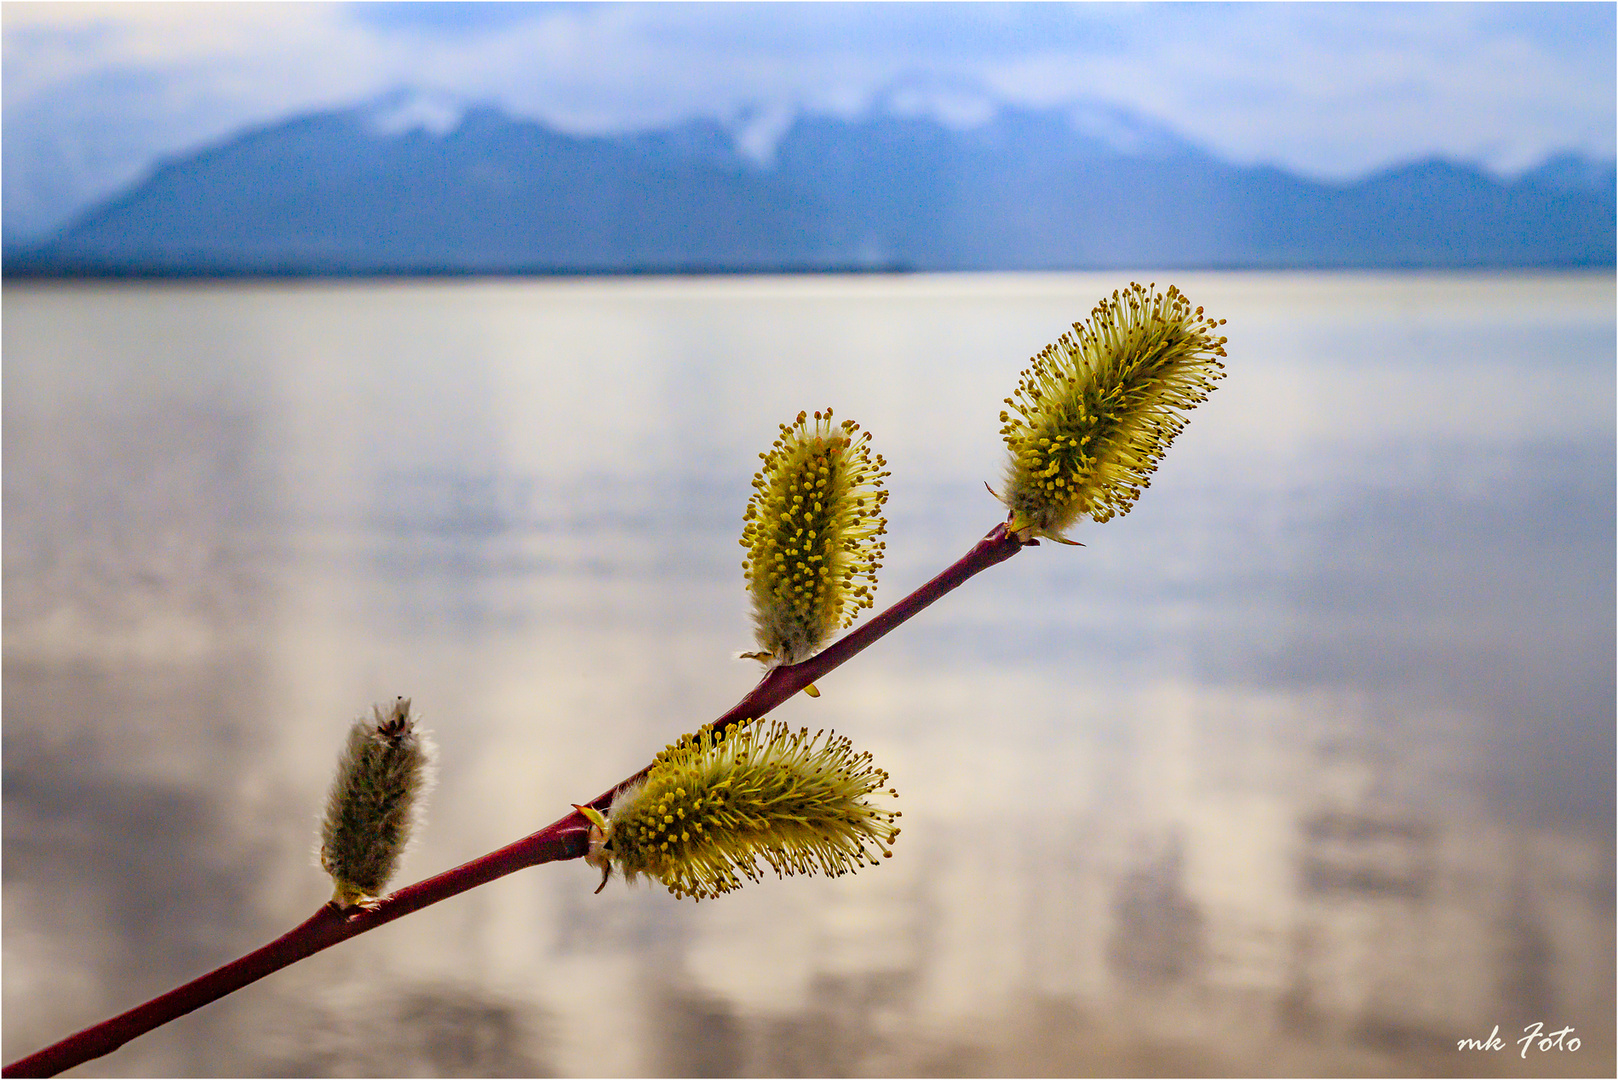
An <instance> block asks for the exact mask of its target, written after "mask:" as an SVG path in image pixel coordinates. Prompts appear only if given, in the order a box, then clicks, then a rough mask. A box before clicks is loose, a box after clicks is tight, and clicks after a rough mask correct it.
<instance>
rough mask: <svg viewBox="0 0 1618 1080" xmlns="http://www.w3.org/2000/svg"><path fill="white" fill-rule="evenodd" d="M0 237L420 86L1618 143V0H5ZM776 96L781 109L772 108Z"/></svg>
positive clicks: (585, 103) (695, 107)
mask: <svg viewBox="0 0 1618 1080" xmlns="http://www.w3.org/2000/svg"><path fill="white" fill-rule="evenodd" d="M0 26H3V31H4V65H3V69H0V77H3V79H4V102H5V113H4V117H5V120H4V124H5V132H4V135H5V143H6V153H5V158H4V163H5V189H6V207H5V208H6V214H7V232H8V233H11V232H13V229H14V226H16V225H17V224H18V223H19V222H21V223H23V224H29V223H38V222H42V221H45V220H46V219H50V218H52V217H53V215H54V216H55V217H57V218H59V217H60V215H61V213H62V212H63V211H62V207H63V206H64V205H67V204H72V205H80V204H82V203H83V202H84V201H86V200H87V199H90V198H94V197H97V196H100V195H104V194H106V193H108V192H110V191H111V190H114V189H115V188H117V187H118V186H121V185H123V184H126V183H128V182H130V181H131V180H133V179H135V178H136V177H137V176H138V175H139V174H140V172H141V171H142V170H143V169H145V168H148V167H149V166H150V164H151V162H152V161H153V160H154V159H156V158H157V157H159V156H161V155H165V154H174V153H178V152H182V151H185V150H188V149H190V148H192V147H195V146H196V145H198V144H199V143H202V142H206V141H209V140H213V139H218V138H221V137H224V136H226V135H228V134H229V133H231V132H233V131H235V130H237V129H238V128H240V127H242V126H244V125H249V124H256V123H265V122H270V121H273V120H275V119H277V118H279V117H282V116H285V115H288V114H290V113H294V112H298V111H303V110H310V109H317V108H327V107H335V106H340V105H344V104H349V103H352V102H355V101H358V100H362V99H368V98H372V97H375V96H377V95H379V94H381V93H383V92H385V91H388V90H392V89H395V88H397V87H400V86H405V85H409V86H417V87H421V88H423V89H425V90H428V91H437V92H442V93H446V94H449V95H452V96H453V97H455V98H458V99H460V100H463V101H478V100H489V101H494V102H496V103H499V104H501V105H503V106H505V107H506V108H507V109H508V110H509V111H511V112H513V113H516V114H518V115H527V116H533V117H536V118H540V119H544V120H547V121H549V122H551V123H554V124H557V125H558V126H562V127H565V128H568V129H571V130H575V131H600V130H611V129H621V128H625V127H637V126H648V125H653V124H659V123H666V122H670V121H676V120H680V119H684V118H688V117H692V116H699V115H706V116H714V117H720V118H725V119H737V118H742V119H745V118H746V117H752V118H754V119H755V121H757V122H755V123H753V124H752V125H751V126H747V125H746V124H742V125H741V126H742V127H743V129H744V130H746V131H747V132H748V133H749V138H750V140H751V141H750V142H749V144H748V149H749V152H752V153H754V154H755V155H765V154H767V153H768V150H769V147H768V145H767V144H768V142H769V141H770V139H771V138H773V137H775V136H776V135H778V133H779V129H780V126H781V121H780V117H782V116H790V115H791V113H792V111H793V110H797V109H808V110H811V111H825V112H834V113H838V114H841V115H849V114H852V113H856V112H858V111H860V110H862V109H864V108H867V107H869V106H870V105H871V104H872V103H873V102H875V101H878V100H884V101H887V102H888V103H889V104H893V103H899V104H901V105H903V104H905V103H908V104H909V105H910V106H911V107H915V108H926V109H931V110H933V111H935V112H937V113H940V114H942V115H944V116H945V118H947V119H950V120H951V121H952V122H954V123H957V124H965V123H970V122H971V121H972V120H973V119H974V118H975V117H977V116H980V115H983V114H984V113H985V112H986V110H985V108H984V107H983V105H984V103H985V102H988V101H991V100H994V99H998V100H1000V101H1003V102H1008V103H1015V104H1025V105H1038V106H1051V105H1060V104H1065V103H1071V102H1078V101H1093V102H1103V103H1111V104H1115V105H1120V106H1124V107H1126V108H1128V109H1131V110H1134V111H1136V112H1138V113H1140V114H1143V115H1144V116H1145V117H1147V118H1150V119H1153V120H1156V121H1159V122H1161V123H1163V124H1166V125H1168V126H1169V127H1171V128H1174V129H1177V130H1179V131H1181V132H1182V133H1184V134H1185V135H1186V136H1187V137H1188V138H1190V139H1192V140H1193V141H1195V142H1198V143H1200V144H1201V145H1203V146H1205V147H1206V148H1208V149H1209V150H1211V151H1213V152H1215V153H1217V154H1220V155H1223V156H1226V157H1229V158H1232V159H1234V160H1238V161H1244V162H1252V161H1265V162H1271V163H1274V164H1278V165H1281V166H1283V167H1286V168H1290V169H1294V170H1297V171H1301V172H1304V173H1307V174H1310V175H1314V176H1324V177H1339V178H1347V177H1351V176H1354V175H1358V174H1362V173H1364V172H1366V171H1369V170H1371V169H1374V168H1377V167H1380V166H1384V165H1388V164H1391V163H1393V162H1396V161H1400V160H1407V159H1410V158H1414V157H1419V156H1424V155H1431V154H1443V155H1448V156H1452V157H1458V158H1466V159H1472V160H1478V161H1482V162H1484V163H1486V164H1488V165H1491V166H1493V167H1495V168H1498V169H1501V170H1507V171H1509V170H1514V169H1519V168H1522V167H1525V166H1527V165H1530V164H1532V163H1533V162H1535V161H1537V160H1539V159H1541V158H1543V157H1544V156H1545V155H1546V154H1548V153H1551V152H1553V151H1556V150H1561V149H1566V148H1573V149H1581V150H1584V151H1586V152H1588V153H1592V154H1596V155H1600V156H1611V155H1612V154H1613V153H1614V127H1615V118H1614V94H1615V87H1614V62H1613V46H1614V41H1613V9H1612V8H1611V6H1610V5H1600V4H1595V5H1556V4H1550V5H1528V6H1526V7H1519V6H1516V5H1469V4H1433V5H1425V4H1424V5H1370V6H1360V5H1336V4H1324V5H1317V4H1306V5H1291V4H1254V5H1234V6H1226V5H1207V6H1201V5H1152V4H1146V5H1081V6H1071V7H1070V6H1066V5H1015V4H990V5H942V6H934V5H921V4H875V5H820V4H787V5H751V4H714V5H684V4H680V5H659V4H651V5H641V4H607V5H599V6H588V5H558V6H534V7H525V6H521V5H472V6H469V7H454V6H449V5H439V4H375V5H345V4H321V3H309V4H303V3H291V4H256V3H244V4H213V3H180V4H163V3H153V4H67V3H62V4H58V3H48V4H46V3H15V2H12V3H6V4H5V5H4V7H3V8H0ZM760 117H764V118H767V119H768V121H769V122H765V121H762V120H758V119H757V118H760Z"/></svg>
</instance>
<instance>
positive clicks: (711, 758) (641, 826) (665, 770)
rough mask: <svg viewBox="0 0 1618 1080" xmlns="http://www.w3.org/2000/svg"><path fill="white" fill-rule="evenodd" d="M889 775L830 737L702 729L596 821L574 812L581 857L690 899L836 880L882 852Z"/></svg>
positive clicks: (888, 839) (894, 830) (746, 728)
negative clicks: (748, 883) (784, 881)
mask: <svg viewBox="0 0 1618 1080" xmlns="http://www.w3.org/2000/svg"><path fill="white" fill-rule="evenodd" d="M887 782H888V774H887V773H886V772H884V771H883V770H881V769H879V768H877V767H876V766H875V765H873V764H872V762H871V755H870V754H869V753H858V754H856V753H855V752H854V748H853V745H852V744H851V743H850V742H849V741H848V740H847V739H846V738H844V737H842V736H840V735H837V734H836V733H835V732H832V733H827V732H824V731H822V732H817V733H816V734H815V735H813V736H811V735H810V734H809V729H807V728H802V729H799V730H797V731H793V730H791V729H790V728H788V727H787V726H786V725H785V724H782V723H780V722H779V721H772V722H771V723H769V724H768V725H767V726H766V725H763V724H760V723H757V722H749V723H747V724H738V725H735V726H733V727H731V728H729V729H728V730H727V731H726V732H725V733H724V734H721V735H717V736H716V735H715V734H714V733H713V731H712V729H709V728H704V729H703V730H702V731H700V732H698V733H697V734H695V735H687V736H684V737H683V738H681V739H680V741H678V742H676V743H674V744H672V745H670V746H669V747H668V748H667V749H665V750H664V751H663V752H662V753H660V754H658V755H657V759H656V760H655V761H654V762H653V763H652V767H651V769H650V771H649V772H648V773H647V774H646V777H645V778H644V779H643V780H641V781H639V782H637V783H635V784H633V785H631V786H629V787H627V788H625V789H624V790H622V791H620V792H618V793H617V795H615V796H614V797H613V801H612V808H611V810H609V811H608V813H607V815H606V817H605V818H602V816H601V815H600V814H598V813H596V812H595V811H592V810H588V808H583V807H581V808H580V809H581V810H585V811H586V815H587V816H588V817H590V818H591V820H592V821H593V822H594V823H595V825H596V827H595V828H594V829H592V843H591V852H590V856H589V861H590V862H591V863H592V865H595V866H598V867H600V868H601V869H602V871H603V879H602V880H603V884H604V883H605V880H606V875H607V874H609V873H610V872H611V868H612V867H614V866H616V867H617V868H618V869H619V870H620V871H622V872H623V874H624V877H625V878H626V879H627V880H629V881H633V880H635V878H636V877H637V876H638V875H641V874H645V875H647V876H649V877H653V878H656V879H657V880H658V881H660V882H662V883H663V884H664V885H665V886H666V887H667V888H668V890H669V892H670V893H672V894H674V895H675V896H677V897H685V896H690V897H694V898H695V899H697V900H701V899H703V898H705V897H714V896H718V895H720V894H722V893H727V892H730V891H731V890H732V889H737V888H740V887H741V884H742V879H743V878H747V879H748V880H752V881H757V880H758V879H759V874H760V867H759V863H760V862H761V861H762V862H763V863H764V864H765V865H767V866H768V867H769V868H770V869H772V870H774V871H775V872H776V874H777V875H779V876H782V877H786V876H790V875H793V874H817V873H819V874H826V875H827V876H830V877H836V876H839V875H841V874H846V873H852V872H853V871H854V870H856V869H858V868H859V867H860V866H863V865H873V866H874V865H876V862H877V860H876V853H878V852H880V853H881V854H882V855H883V856H891V855H892V851H891V850H890V847H891V845H892V844H893V841H894V838H895V837H896V836H898V835H899V829H898V827H897V826H896V825H895V824H894V822H895V821H896V819H897V818H898V817H899V812H898V811H896V810H884V809H880V808H878V807H877V806H875V805H873V804H872V802H871V801H870V800H871V797H872V796H875V795H882V794H885V795H889V796H892V795H894V794H895V792H894V791H893V789H892V788H886V790H885V791H884V787H885V785H886V784H887Z"/></svg>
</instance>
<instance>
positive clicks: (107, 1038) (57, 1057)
mask: <svg viewBox="0 0 1618 1080" xmlns="http://www.w3.org/2000/svg"><path fill="white" fill-rule="evenodd" d="M1037 543H1038V541H1022V540H1019V539H1018V538H1017V537H1016V536H1015V535H1013V534H1009V533H1007V531H1006V527H1005V526H1004V525H996V526H995V527H994V528H993V529H992V530H990V531H989V533H988V535H987V536H985V537H984V538H983V539H982V540H979V541H978V542H977V544H976V545H975V546H974V547H973V548H972V550H971V551H969V552H967V553H966V554H965V555H964V556H962V557H961V558H960V559H959V560H957V561H956V562H955V563H954V564H953V565H951V566H950V567H949V568H948V569H946V570H944V571H943V572H942V573H940V574H939V575H938V576H937V577H934V578H933V579H932V580H931V581H929V582H927V583H926V584H925V585H923V586H921V588H919V589H917V590H916V591H915V592H912V593H911V594H910V595H909V596H906V597H905V598H904V599H903V600H900V601H899V602H898V603H896V604H894V605H893V606H892V607H890V608H888V609H887V610H885V611H883V612H882V614H880V615H877V616H875V617H874V618H872V619H870V620H869V621H868V622H866V623H864V624H863V625H861V626H860V627H859V628H858V629H856V630H853V631H851V632H850V633H848V634H846V635H845V636H843V637H842V638H840V639H838V641H837V642H836V643H834V644H833V645H831V646H830V647H828V648H827V649H825V650H824V651H822V652H820V653H817V654H816V655H815V656H812V657H810V658H809V659H807V660H805V661H803V662H801V663H798V664H793V665H791V666H790V667H778V668H772V669H771V670H770V671H769V672H768V673H767V674H766V675H765V676H764V678H763V679H761V680H760V681H759V683H758V685H757V686H755V687H753V689H752V690H751V691H749V692H748V694H747V696H746V697H744V698H742V700H741V701H739V702H737V703H736V705H735V707H734V708H732V709H731V710H730V711H729V712H727V713H725V714H724V715H723V716H721V717H719V719H717V720H715V721H713V723H712V724H710V725H708V726H709V727H711V728H713V729H715V730H716V731H723V730H724V729H726V728H728V727H730V726H731V725H733V724H737V723H740V722H742V721H746V720H754V719H758V718H760V717H762V716H764V715H765V714H766V713H768V712H769V711H770V710H771V709H773V708H775V707H776V706H777V705H780V704H781V703H782V702H784V701H786V700H787V699H788V698H790V697H791V696H792V695H794V694H796V693H798V691H800V690H802V689H803V688H804V687H806V686H808V685H809V684H810V683H812V682H814V681H815V680H817V679H820V678H822V677H824V676H825V675H826V674H827V673H828V672H830V671H832V670H834V669H836V668H838V667H840V666H841V665H843V664H844V663H847V662H848V661H849V660H851V659H852V658H853V657H854V656H856V655H858V654H859V653H860V652H862V651H864V650H865V649H866V648H868V647H869V646H871V645H873V644H875V643H876V642H877V641H878V640H879V639H881V638H882V637H884V636H885V635H887V634H888V633H890V632H891V631H893V630H895V629H896V628H898V627H899V626H900V625H901V624H903V623H904V622H906V621H907V620H909V619H910V618H912V617H913V616H915V615H917V614H918V613H920V612H921V611H922V610H923V609H924V608H926V607H927V606H928V605H930V604H932V603H933V602H934V601H936V600H938V599H939V598H940V597H942V596H943V595H944V594H945V593H948V592H950V591H952V590H954V589H956V588H958V587H960V586H961V585H963V584H964V583H965V582H966V581H967V580H969V579H970V578H972V577H973V576H974V575H976V574H979V573H982V572H983V571H984V570H987V569H988V568H989V567H991V566H994V565H995V564H997V563H1001V562H1004V561H1005V560H1007V559H1009V558H1011V557H1012V556H1013V555H1015V554H1017V552H1018V551H1020V550H1022V548H1023V547H1025V546H1031V545H1033V544H1037ZM645 773H646V770H644V769H643V770H642V771H641V772H639V773H637V774H636V775H635V776H632V777H629V778H628V779H626V780H624V781H622V782H621V783H618V784H614V785H613V786H612V787H611V788H609V789H608V790H606V791H605V792H603V793H601V794H600V795H598V796H596V798H595V799H593V800H591V802H590V804H589V805H591V806H594V807H595V808H597V809H599V810H605V809H606V808H607V807H608V806H610V805H611V803H612V797H613V795H614V794H615V793H616V792H617V791H618V789H619V788H622V787H623V786H625V785H626V784H630V783H633V782H634V781H635V780H637V779H639V778H640V777H641V776H644V775H645ZM588 848H589V822H588V821H586V820H585V819H584V817H583V816H582V815H581V814H580V813H579V812H578V811H573V812H572V813H570V814H568V815H567V816H566V817H563V818H560V819H558V820H557V821H554V822H552V823H551V824H549V825H547V826H545V828H543V829H540V830H539V831H538V832H536V833H533V834H531V835H529V836H525V837H524V838H522V839H521V840H518V841H516V842H515V843H512V844H508V845H506V846H505V847H503V848H500V849H499V850H498V851H492V852H490V853H489V854H487V855H484V856H482V857H481V858H477V859H473V860H472V861H471V862H468V863H464V864H462V865H460V866H457V867H455V868H454V869H452V870H446V871H444V872H443V873H442V874H438V875H437V876H435V877H430V878H427V879H426V880H424V881H418V882H417V883H416V884H414V885H407V886H406V887H404V888H402V889H400V890H399V891H397V892H395V893H393V894H392V895H391V896H388V897H387V898H385V899H383V900H379V901H376V902H375V903H372V904H367V905H363V906H359V907H354V908H350V909H348V910H346V911H344V910H340V909H338V908H337V907H336V906H335V905H333V904H327V905H325V906H324V907H322V908H321V909H320V910H319V911H317V912H315V913H314V915H312V916H310V917H309V918H308V919H307V920H305V921H304V922H303V923H301V924H299V925H298V926H296V927H294V928H293V929H292V930H289V931H288V932H287V933H285V934H283V935H282V936H281V937H279V938H277V939H275V940H274V941H272V942H270V943H269V944H268V945H265V946H264V947H263V948H260V949H257V950H255V951H254V952H250V953H248V954H247V955H246V956H243V957H241V958H240V959H237V960H232V961H231V962H230V963H228V964H226V965H224V966H223V967H220V968H217V969H215V970H214V971H211V972H209V973H208V974H206V975H203V976H201V977H200V978H197V979H193V980H192V981H191V982H188V983H186V984H185V985H184V986H180V987H176V988H175V989H173V990H170V991H169V992H168V993H166V994H163V995H161V996H159V997H155V998H153V999H152V1000H151V1001H148V1002H146V1003H145V1004H144V1005H138V1006H136V1007H135V1008H133V1009H130V1010H129V1011H128V1012H125V1013H120V1014H119V1015H117V1016H114V1017H113V1018H111V1019H110V1020H104V1021H102V1022H101V1023H99V1024H95V1025H92V1026H91V1027H87V1028H85V1029H84V1030H83V1031H80V1032H78V1033H76V1034H73V1035H69V1036H68V1037H67V1038H65V1039H63V1040H62V1041H60V1042H58V1043H55V1044H53V1045H51V1046H47V1047H46V1048H45V1049H43V1050H39V1051H37V1052H35V1053H33V1054H30V1055H28V1056H27V1057H25V1058H20V1059H19V1060H17V1061H14V1062H12V1063H11V1064H10V1065H7V1066H6V1067H5V1069H4V1070H3V1071H0V1075H3V1076H8V1077H9V1076H54V1075H56V1074H57V1073H59V1072H62V1071H63V1070H65V1069H70V1068H72V1067H73V1066H75V1065H80V1064H83V1063H84V1062H86V1061H90V1060H92V1059H94V1058H98V1057H101V1056H102V1055H104V1054H110V1053H111V1052H112V1051H114V1050H116V1049H118V1048H119V1047H120V1046H122V1045H124V1044H125V1043H127V1042H129V1041H130V1040H131V1039H134V1038H136V1037H138V1036H140V1035H144V1034H145V1033H146V1032H148V1031H151V1030H153V1029H154V1028H158V1027H161V1026H162V1025H164V1024H166V1023H168V1022H169V1021H171V1020H174V1019H176V1018H178V1017H181V1016H184V1015H185V1014H186V1013H188V1012H191V1011H193V1010H195V1009H198V1008H201V1007H202V1006H204V1005H206V1004H208V1003H209V1002H211V1001H217V1000H218V999H219V998H222V997H224V996H225V995H227V994H230V993H234V992H235V991H237V990H240V989H241V988H242V987H244V986H246V985H248V984H249V983H252V982H257V981H258V980H259V979H262V978H263V977H264V976H266V975H269V974H270V973H272V972H275V971H279V970H280V969H281V968H284V967H287V966H289V965H291V964H294V963H296V962H297V961H299V960H302V959H304V958H305V957H308V956H312V955H314V954H315V953H317V952H320V951H322V950H324V949H329V948H331V947H332V946H333V945H336V944H337V943H339V942H342V941H346V940H348V939H349V938H351V937H356V936H358V935H360V934H363V933H365V932H366V931H368V930H374V929H376V928H377V927H378V926H381V925H383V924H384V923H390V922H392V921H393V920H395V919H398V918H401V917H403V916H405V915H408V914H410V913H411V912H413V911H419V910H420V909H422V908H424V907H426V906H428V905H429V904H436V903H438V902H439V901H440V900H447V899H448V898H450V897H451V896H455V895H457V894H458V893H463V892H466V891H467V890H468V889H473V888H476V887H477V886H479V885H485V884H487V883H489V882H491V881H494V880H495V879H496V878H501V877H505V876H506V875H507V874H512V873H515V872H516V871H518V870H522V869H524V868H526V867H529V866H538V865H539V864H541V863H547V862H555V861H558V860H563V859H577V858H581V857H583V856H584V854H585V852H586V851H587V850H588Z"/></svg>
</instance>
